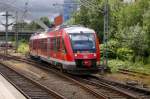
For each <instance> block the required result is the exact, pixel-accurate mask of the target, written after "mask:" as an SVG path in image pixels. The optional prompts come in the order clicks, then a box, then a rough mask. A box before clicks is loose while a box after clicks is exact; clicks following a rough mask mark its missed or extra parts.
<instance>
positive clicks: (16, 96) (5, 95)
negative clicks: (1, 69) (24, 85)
mask: <svg viewBox="0 0 150 99" xmlns="http://www.w3.org/2000/svg"><path fill="white" fill-rule="evenodd" d="M0 99H26V97H25V96H24V95H22V94H21V93H20V92H19V91H18V90H17V89H16V88H15V87H14V86H13V85H12V84H11V83H9V82H8V81H7V80H6V79H5V78H4V77H3V76H2V75H1V74H0Z"/></svg>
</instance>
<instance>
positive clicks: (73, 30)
mask: <svg viewBox="0 0 150 99" xmlns="http://www.w3.org/2000/svg"><path fill="white" fill-rule="evenodd" d="M29 48H30V55H31V56H32V57H37V58H40V59H41V60H44V61H46V62H49V63H51V64H53V65H55V66H58V67H60V68H61V70H66V71H67V72H70V73H73V74H91V73H96V72H98V65H99V64H100V49H99V42H98V39H97V36H96V33H95V31H94V30H92V29H89V28H85V27H82V26H60V27H56V28H55V29H53V30H51V31H49V32H43V33H35V34H34V35H32V36H31V38H30V42H29Z"/></svg>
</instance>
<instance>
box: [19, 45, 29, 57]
mask: <svg viewBox="0 0 150 99" xmlns="http://www.w3.org/2000/svg"><path fill="white" fill-rule="evenodd" d="M28 51H29V46H28V43H24V42H21V43H20V44H19V46H18V52H19V53H23V54H26V53H27V52H28Z"/></svg>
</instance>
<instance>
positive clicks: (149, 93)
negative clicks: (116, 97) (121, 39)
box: [88, 76, 150, 99]
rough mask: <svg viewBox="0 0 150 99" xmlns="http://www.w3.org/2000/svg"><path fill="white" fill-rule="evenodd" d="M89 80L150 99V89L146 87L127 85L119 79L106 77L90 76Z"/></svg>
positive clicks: (142, 98) (138, 98) (135, 96)
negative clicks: (113, 79) (114, 79)
mask: <svg viewBox="0 0 150 99" xmlns="http://www.w3.org/2000/svg"><path fill="white" fill-rule="evenodd" d="M88 81H92V82H94V83H95V82H96V83H99V84H104V85H106V86H109V87H115V88H116V89H117V90H118V91H120V92H122V93H125V94H128V95H131V96H133V97H134V98H137V99H150V90H149V89H145V88H139V87H136V86H132V85H127V84H124V83H121V82H118V81H112V80H109V79H106V78H104V77H102V76H101V77H97V76H90V77H89V78H88Z"/></svg>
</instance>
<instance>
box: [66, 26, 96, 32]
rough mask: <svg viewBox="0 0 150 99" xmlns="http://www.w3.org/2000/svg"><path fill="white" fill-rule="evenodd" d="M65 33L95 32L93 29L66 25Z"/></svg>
mask: <svg viewBox="0 0 150 99" xmlns="http://www.w3.org/2000/svg"><path fill="white" fill-rule="evenodd" d="M64 30H65V31H66V32H67V33H81V32H82V33H95V31H94V30H93V29H89V28H86V27H82V26H77V27H67V28H65V29H64Z"/></svg>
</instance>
